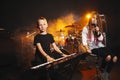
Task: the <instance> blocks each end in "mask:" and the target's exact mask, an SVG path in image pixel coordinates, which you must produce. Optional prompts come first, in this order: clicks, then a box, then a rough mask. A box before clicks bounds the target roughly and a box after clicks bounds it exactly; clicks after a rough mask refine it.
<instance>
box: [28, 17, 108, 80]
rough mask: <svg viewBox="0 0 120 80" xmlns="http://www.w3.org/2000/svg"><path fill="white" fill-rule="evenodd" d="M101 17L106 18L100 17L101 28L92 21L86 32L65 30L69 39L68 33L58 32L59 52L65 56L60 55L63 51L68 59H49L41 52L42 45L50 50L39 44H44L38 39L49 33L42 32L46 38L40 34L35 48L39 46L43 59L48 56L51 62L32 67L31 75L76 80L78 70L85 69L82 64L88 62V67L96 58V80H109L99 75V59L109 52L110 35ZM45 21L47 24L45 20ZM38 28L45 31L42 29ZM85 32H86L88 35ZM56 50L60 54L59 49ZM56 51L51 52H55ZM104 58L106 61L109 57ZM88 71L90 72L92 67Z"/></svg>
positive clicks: (74, 27) (56, 79)
mask: <svg viewBox="0 0 120 80" xmlns="http://www.w3.org/2000/svg"><path fill="white" fill-rule="evenodd" d="M101 16H102V17H103V15H100V16H99V20H98V21H100V22H99V24H97V23H98V22H96V21H95V20H94V19H93V20H92V19H91V22H89V23H88V25H87V26H85V27H83V29H81V28H80V26H78V25H76V24H73V25H68V26H65V28H66V29H67V30H68V31H67V35H66V36H65V35H64V32H65V31H64V30H62V29H60V30H59V31H57V32H56V33H59V36H58V38H59V41H58V42H57V46H58V47H59V48H60V50H58V52H59V53H61V52H60V51H62V53H64V54H65V55H64V54H62V55H63V56H61V57H58V58H54V59H55V60H53V58H50V57H48V54H44V52H43V51H42V50H41V49H42V48H41V47H40V48H41V49H39V46H41V45H42V46H43V47H46V46H45V45H44V43H43V44H42V42H40V43H41V45H39V42H38V41H39V40H40V39H38V36H39V38H41V37H43V36H46V32H45V31H44V29H41V32H42V35H39V34H38V35H37V36H36V37H35V39H36V41H34V44H35V45H37V47H38V49H39V50H38V51H40V50H41V53H42V55H47V56H45V57H46V58H47V59H46V60H48V61H46V62H45V63H42V64H37V65H34V66H31V67H30V69H29V71H32V72H40V73H39V75H43V74H44V73H43V72H45V73H49V75H50V77H51V78H52V79H53V80H72V78H73V73H74V72H75V71H76V68H77V67H79V66H81V65H82V61H85V63H87V62H89V61H90V58H89V57H92V58H93V57H94V60H93V62H94V63H95V68H96V76H95V78H94V79H92V80H108V79H107V78H103V76H101V74H99V71H100V70H99V68H101V67H100V65H101V64H102V63H101V61H100V60H99V59H101V58H99V57H100V56H101V54H100V53H106V52H107V50H106V48H105V49H104V48H103V47H105V46H106V36H105V35H104V33H105V32H106V31H105V29H104V28H103V25H104V24H106V23H103V21H102V18H101ZM42 19H43V20H44V18H42ZM42 19H41V22H42ZM45 21H46V19H45ZM92 21H93V22H94V24H93V23H92ZM39 22H40V20H39ZM39 25H42V24H39ZM38 27H39V28H41V27H40V26H38ZM68 28H70V29H68ZM100 29H101V30H100ZM84 30H85V31H86V32H84ZM87 30H90V31H87ZM44 34H45V35H44ZM86 35H88V36H86ZM93 35H94V37H93ZM47 36H49V40H51V41H50V43H52V42H54V40H53V38H51V37H50V36H51V35H50V34H47ZM85 37H86V38H85ZM91 37H92V38H91ZM47 38H48V37H47ZM87 38H88V39H87ZM96 38H97V39H96ZM98 38H99V40H98ZM103 38H104V44H103V43H102V40H103ZM41 40H42V39H41ZM44 40H46V39H44ZM44 40H43V42H44ZM92 40H93V41H92ZM46 41H47V40H46ZM90 41H91V42H90ZM98 41H99V42H98ZM87 42H88V43H87ZM92 42H94V43H92ZM89 43H90V44H89ZM86 44H88V45H87V47H86ZM91 45H92V46H91ZM53 46H55V45H53ZM88 46H89V48H88ZM99 46H100V49H99ZM55 47H56V46H55ZM55 49H56V50H57V48H55ZM53 50H54V49H53ZM53 50H52V49H51V51H53ZM104 50H105V51H106V52H105V51H104ZM46 52H47V51H46ZM48 52H49V51H48ZM90 53H91V54H90ZM92 53H93V54H92ZM37 55H39V54H37ZM66 55H67V56H66ZM87 56H89V57H87ZM102 56H103V55H102ZM104 57H106V55H105V56H104ZM87 59H88V60H87ZM87 67H88V68H89V66H87ZM42 77H43V76H42ZM44 78H46V77H45V76H44V77H43V80H44ZM46 80H48V79H46Z"/></svg>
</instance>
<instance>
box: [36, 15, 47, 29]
mask: <svg viewBox="0 0 120 80" xmlns="http://www.w3.org/2000/svg"><path fill="white" fill-rule="evenodd" d="M39 20H45V21H46V22H47V19H46V18H45V17H40V18H38V20H37V28H38V27H39Z"/></svg>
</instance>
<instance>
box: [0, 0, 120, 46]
mask: <svg viewBox="0 0 120 80" xmlns="http://www.w3.org/2000/svg"><path fill="white" fill-rule="evenodd" d="M92 10H96V11H98V12H99V13H102V14H104V15H105V17H106V20H107V29H108V32H109V38H108V40H109V42H110V44H111V43H112V45H119V44H120V42H119V41H120V39H119V34H120V31H119V29H120V28H119V25H120V23H119V18H120V15H119V14H120V8H119V4H118V2H117V1H113V0H109V1H105V0H30V1H27V0H26V1H25V0H24V1H22V0H17V1H16V0H1V2H0V11H1V12H0V27H3V28H5V29H7V30H9V31H13V30H14V29H17V28H19V27H27V26H30V25H32V24H35V22H36V20H37V18H39V17H40V16H45V17H46V18H47V19H48V20H52V19H56V18H58V17H60V16H64V15H66V14H69V13H74V14H76V15H82V14H83V13H84V12H87V11H92Z"/></svg>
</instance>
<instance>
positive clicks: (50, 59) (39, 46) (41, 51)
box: [36, 43, 54, 62]
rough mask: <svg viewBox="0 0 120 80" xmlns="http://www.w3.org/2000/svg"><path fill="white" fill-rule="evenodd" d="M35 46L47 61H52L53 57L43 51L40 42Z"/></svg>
mask: <svg viewBox="0 0 120 80" xmlns="http://www.w3.org/2000/svg"><path fill="white" fill-rule="evenodd" d="M36 47H37V48H38V50H39V51H40V53H41V54H42V55H43V56H44V57H45V58H46V59H47V61H48V62H50V61H54V59H53V58H52V57H50V56H49V55H48V54H47V53H45V51H44V50H43V48H42V46H41V44H40V43H37V44H36Z"/></svg>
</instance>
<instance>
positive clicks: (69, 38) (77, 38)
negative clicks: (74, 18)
mask: <svg viewBox="0 0 120 80" xmlns="http://www.w3.org/2000/svg"><path fill="white" fill-rule="evenodd" d="M65 28H67V29H66V30H67V35H66V36H65V35H64V32H65V30H60V31H57V32H59V33H60V35H59V44H58V46H59V47H60V48H61V49H66V50H67V51H69V52H70V53H74V52H75V53H79V52H80V50H79V45H80V44H81V30H80V28H79V27H77V26H75V25H69V26H65ZM68 28H69V29H68Z"/></svg>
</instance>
